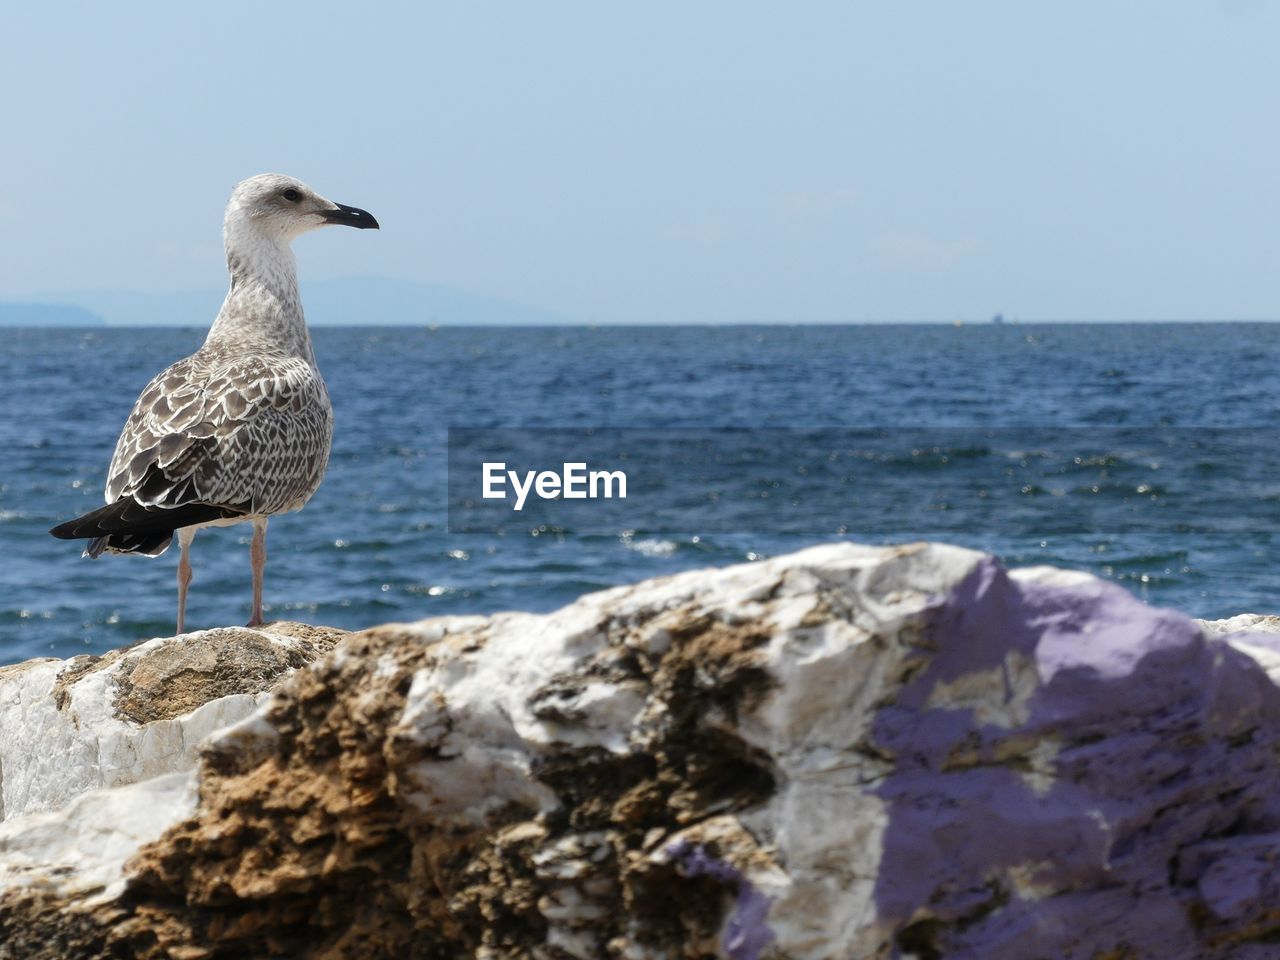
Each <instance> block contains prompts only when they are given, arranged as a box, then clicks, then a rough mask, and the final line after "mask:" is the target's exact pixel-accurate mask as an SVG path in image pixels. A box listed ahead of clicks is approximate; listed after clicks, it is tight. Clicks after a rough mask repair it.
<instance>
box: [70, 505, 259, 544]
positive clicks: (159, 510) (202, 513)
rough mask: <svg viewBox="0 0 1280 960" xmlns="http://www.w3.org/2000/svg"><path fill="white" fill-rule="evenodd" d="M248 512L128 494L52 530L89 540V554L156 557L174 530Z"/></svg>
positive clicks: (171, 537) (75, 538) (73, 537)
mask: <svg viewBox="0 0 1280 960" xmlns="http://www.w3.org/2000/svg"><path fill="white" fill-rule="evenodd" d="M246 512H247V511H245V510H238V509H236V508H234V507H219V506H214V505H213V504H208V503H186V504H183V505H182V506H180V507H156V506H148V505H145V504H141V503H138V502H137V501H136V500H134V499H133V498H131V497H125V498H122V499H120V500H117V501H116V502H115V503H109V504H107V505H106V506H105V507H99V508H98V509H97V510H92V511H90V512H89V513H86V514H85V515H84V516H82V517H76V518H75V519H74V520H68V521H67V522H66V523H60V524H58V525H57V526H56V527H54V528H53V529H52V530H50V531H49V532H50V533H51V534H53V535H54V536H55V537H57V538H58V539H60V540H82V539H88V540H89V546H88V547H87V549H86V550H85V553H86V554H87V555H88V556H90V557H96V556H98V555H99V554H101V553H102V552H103V551H104V550H110V551H113V552H117V553H144V554H147V555H148V556H153V557H154V556H158V555H159V554H161V553H163V552H164V551H165V548H167V547H168V546H169V541H170V540H172V539H173V532H174V531H175V530H178V529H180V528H181V527H190V526H193V525H195V524H197V523H208V522H209V521H210V520H227V519H230V518H232V517H239V516H244V514H245V513H246Z"/></svg>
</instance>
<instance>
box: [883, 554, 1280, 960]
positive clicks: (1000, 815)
mask: <svg viewBox="0 0 1280 960" xmlns="http://www.w3.org/2000/svg"><path fill="white" fill-rule="evenodd" d="M922 647H923V649H922V654H923V659H924V661H925V664H924V667H923V669H922V670H920V671H919V672H918V673H917V674H916V675H915V676H914V677H913V678H912V679H911V680H910V681H909V682H908V683H907V684H906V685H904V686H903V688H902V689H901V690H900V692H899V696H898V697H897V699H896V701H895V702H894V703H893V704H892V705H890V706H886V707H884V708H882V709H881V710H880V711H879V712H878V713H877V716H876V719H875V725H874V745H875V748H876V749H877V751H879V752H881V753H884V754H887V755H888V756H890V757H891V758H892V760H893V764H894V769H893V771H892V772H891V773H890V774H889V775H888V776H887V777H886V778H885V779H884V781H883V782H882V783H881V785H880V786H879V787H878V788H877V789H876V791H875V792H876V795H877V796H879V797H880V798H881V799H882V800H883V801H884V802H885V804H886V811H887V814H888V818H889V820H888V825H887V827H886V830H885V834H884V839H883V852H882V857H881V861H880V870H879V875H878V878H877V884H876V892H875V896H876V905H877V910H878V912H879V914H880V916H881V918H882V919H883V920H884V921H886V922H887V923H889V924H890V925H892V926H893V927H895V929H897V931H898V936H899V947H900V948H901V949H903V950H904V951H905V950H908V949H910V950H911V951H912V952H916V953H921V954H922V955H926V956H945V957H947V958H948V960H963V958H978V957H982V958H984V960H1025V958H1027V957H1039V956H1045V957H1064V958H1070V957H1085V958H1087V957H1091V956H1094V955H1108V954H1109V952H1112V951H1116V953H1115V955H1117V956H1129V955H1131V956H1136V957H1148V956H1151V957H1161V958H1162V960H1202V958H1206V957H1213V956H1217V955H1218V954H1215V953H1214V952H1213V951H1212V950H1209V949H1207V947H1206V944H1207V943H1208V942H1209V941H1210V940H1211V939H1212V940H1214V941H1215V942H1217V941H1218V940H1221V941H1222V942H1229V941H1230V936H1231V931H1232V930H1236V929H1240V930H1241V931H1242V933H1241V935H1244V934H1243V930H1244V929H1245V928H1246V927H1248V925H1249V924H1250V923H1251V924H1253V927H1254V928H1256V927H1257V926H1258V923H1259V917H1260V916H1261V915H1262V913H1261V911H1260V910H1259V909H1257V908H1251V907H1250V904H1249V903H1248V902H1244V901H1248V900H1249V898H1250V897H1256V893H1255V891H1258V890H1264V889H1265V890H1275V889H1280V873H1277V871H1275V870H1274V869H1272V868H1271V866H1270V865H1271V862H1272V859H1269V858H1266V857H1263V856H1261V854H1260V852H1259V851H1260V848H1261V849H1266V850H1269V851H1271V852H1272V853H1273V854H1276V855H1277V856H1275V857H1274V859H1277V860H1280V833H1275V832H1274V831H1276V830H1277V829H1278V828H1280V806H1278V804H1277V800H1276V799H1275V798H1277V797H1280V766H1278V765H1277V764H1276V763H1275V762H1274V759H1273V758H1274V756H1275V754H1276V752H1277V750H1280V740H1278V739H1277V737H1278V732H1280V689H1277V688H1276V686H1275V685H1273V684H1272V683H1271V682H1270V680H1269V679H1268V678H1267V677H1266V675H1265V673H1263V671H1262V670H1261V669H1260V668H1259V667H1258V666H1257V664H1256V663H1254V661H1253V660H1252V659H1250V658H1249V657H1247V656H1246V655H1244V654H1242V653H1240V652H1239V651H1236V650H1234V649H1232V648H1231V647H1230V646H1228V645H1227V644H1225V643H1222V642H1221V641H1218V640H1213V639H1206V638H1205V637H1204V636H1203V635H1202V634H1201V632H1200V630H1199V629H1198V628H1197V627H1196V626H1195V624H1194V623H1192V622H1191V621H1190V620H1188V619H1187V618H1185V617H1182V616H1180V615H1178V614H1177V613H1174V612H1171V611H1167V610H1159V609H1154V608H1151V607H1148V606H1146V605H1144V604H1142V603H1141V602H1139V601H1138V600H1136V599H1135V598H1134V597H1132V596H1131V595H1130V594H1129V593H1127V592H1126V591H1124V590H1123V589H1121V588H1120V587H1117V586H1114V585H1112V584H1107V583H1104V582H1101V581H1097V580H1089V581H1082V582H1080V583H1076V584H1070V585H1048V584H1043V583H1036V582H1032V581H1020V580H1016V579H1013V578H1011V577H1010V576H1009V575H1008V574H1007V573H1006V572H1005V570H1004V569H1003V568H1002V567H1001V566H1000V565H999V564H998V563H997V562H996V561H994V560H991V559H988V560H985V561H983V562H981V563H980V564H979V565H978V566H977V568H976V569H975V570H974V571H973V573H972V574H971V575H970V576H969V577H968V578H967V579H966V580H965V581H964V583H962V584H961V585H960V586H959V587H958V588H957V589H956V590H955V591H954V593H953V594H952V595H951V596H949V597H946V598H942V599H941V600H940V601H939V602H938V604H937V606H936V607H935V608H934V610H933V614H932V619H931V623H930V624H929V627H928V629H927V630H926V632H925V636H924V639H923V641H922ZM975 674H981V675H985V676H986V677H988V678H990V679H989V680H987V681H984V682H987V683H992V684H995V685H996V689H997V690H1000V689H1003V699H1001V697H1000V696H999V695H996V696H994V697H991V696H988V697H986V701H985V703H984V706H986V707H990V708H994V713H995V714H996V715H997V716H996V720H998V722H995V721H993V718H992V710H990V709H989V710H986V711H984V712H983V716H984V717H985V719H982V718H980V716H979V711H978V710H977V709H976V708H975V707H971V706H967V705H966V706H946V705H945V704H946V703H947V702H948V700H949V699H950V700H959V701H960V702H962V703H966V704H968V703H970V702H972V699H973V698H972V697H967V698H966V697H964V696H961V695H958V694H955V693H954V692H953V691H954V689H956V688H952V687H950V685H951V684H954V683H955V682H956V681H957V680H959V679H960V678H964V677H970V678H972V677H973V676H974V675H975ZM1028 678H1030V679H1028ZM1239 835H1245V836H1248V837H1250V838H1252V841H1251V843H1250V844H1249V845H1248V847H1247V850H1248V852H1247V855H1246V854H1244V853H1241V857H1243V858H1244V859H1246V860H1247V861H1248V862H1247V863H1241V864H1239V865H1234V866H1233V864H1232V863H1230V862H1226V861H1229V860H1230V858H1231V856H1232V849H1234V848H1232V849H1228V848H1223V847H1222V844H1221V843H1220V841H1219V840H1218V839H1217V838H1220V837H1224V836H1232V837H1235V836H1239ZM1205 844H1213V845H1214V846H1213V849H1212V850H1208V851H1199V847H1201V846H1203V845H1205ZM1242 849H1243V848H1242ZM1198 851H1199V852H1198ZM1224 858H1225V859H1224ZM1188 864H1192V866H1190V867H1188V866H1187V865H1188ZM1259 864H1265V865H1266V869H1267V870H1270V871H1271V872H1270V874H1269V875H1268V876H1259V870H1260V869H1263V868H1261V867H1260V866H1259ZM1233 885H1238V888H1237V887H1235V886H1233ZM1193 917H1196V918H1203V917H1208V918H1210V921H1209V926H1210V927H1212V929H1211V930H1210V929H1206V928H1205V921H1204V920H1201V919H1197V920H1195V921H1194V922H1193V919H1192V918H1193ZM1240 918H1246V919H1244V920H1241V919H1240ZM1275 928H1280V920H1275V921H1272V922H1271V924H1270V928H1269V929H1275ZM1255 933H1256V929H1255V930H1251V932H1250V934H1249V935H1251V936H1252V935H1255ZM1126 950H1127V951H1129V953H1125V952H1124V951H1126ZM1223 955H1225V954H1223Z"/></svg>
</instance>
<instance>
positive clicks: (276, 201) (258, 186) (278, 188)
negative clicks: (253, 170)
mask: <svg viewBox="0 0 1280 960" xmlns="http://www.w3.org/2000/svg"><path fill="white" fill-rule="evenodd" d="M330 224H341V225H342V226H346V227H359V228H360V229H362V230H365V229H370V228H372V229H374V230H377V229H378V221H377V220H375V219H374V218H373V214H371V213H369V212H368V211H367V210H361V209H360V208H359V207H349V206H347V205H346V204H343V203H334V202H333V201H332V200H328V199H326V198H325V197H322V196H320V194H318V193H316V192H315V191H314V190H312V189H311V188H310V187H308V186H307V185H306V184H305V183H303V182H302V181H301V180H296V179H294V178H293V177H286V176H284V175H283V174H279V173H260V174H258V175H257V176H256V177H250V178H249V179H248V180H241V181H240V182H239V183H238V184H236V188H235V189H234V190H233V191H231V200H230V202H229V203H228V204H227V216H226V230H227V232H228V233H229V234H230V233H231V232H232V231H233V230H235V231H237V232H238V229H237V228H245V227H248V228H250V229H253V230H256V231H259V232H261V234H263V235H266V236H268V237H270V238H271V239H272V240H275V241H276V242H277V243H283V244H288V243H289V241H291V240H292V239H293V238H294V237H296V236H298V235H300V234H303V233H306V232H307V231H308V230H314V229H316V227H324V226H328V225H330Z"/></svg>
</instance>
